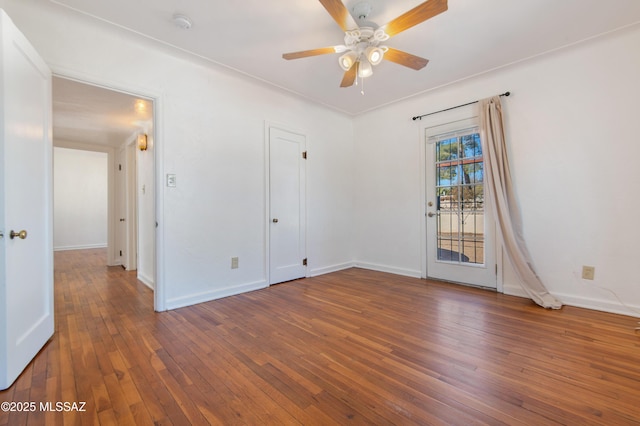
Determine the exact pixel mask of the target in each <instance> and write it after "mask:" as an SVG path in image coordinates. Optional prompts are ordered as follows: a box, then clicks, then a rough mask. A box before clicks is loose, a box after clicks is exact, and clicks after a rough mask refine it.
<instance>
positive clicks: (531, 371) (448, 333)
mask: <svg viewBox="0 0 640 426" xmlns="http://www.w3.org/2000/svg"><path fill="white" fill-rule="evenodd" d="M105 262H106V252H105V251H104V250H102V249H96V250H82V251H69V252H57V253H56V254H55V309H56V311H55V321H56V333H55V335H54V337H53V339H52V340H51V341H50V342H49V343H48V344H47V345H46V346H45V347H44V348H43V350H42V351H41V352H40V353H39V354H38V355H37V356H36V358H35V359H34V361H33V362H32V363H31V364H30V365H29V366H28V367H27V368H26V369H25V371H24V372H23V374H22V375H21V376H20V377H19V378H18V379H17V380H16V382H15V383H14V384H13V385H12V386H11V387H10V388H9V389H7V390H5V391H2V392H0V401H1V402H5V401H8V402H11V401H13V402H18V401H33V402H36V403H37V404H39V403H41V402H42V403H54V404H55V403H56V402H69V403H70V402H83V403H86V404H85V405H84V408H85V410H86V411H83V412H57V411H54V410H52V411H42V410H39V411H38V412H33V413H29V412H15V411H14V412H0V426H9V425H10V426H14V425H41V424H45V425H97V424H103V425H107V424H125V425H126V424H132V425H133V424H135V425H186V424H197V425H199V424H202V425H206V424H214V425H229V424H244V425H266V424H273V425H291V424H294V425H295V424H301V425H329V424H347V423H352V424H402V425H409V424H416V425H424V424H429V425H474V424H478V425H501V424H505V425H577V424H580V425H634V424H640V335H638V334H636V333H635V332H634V331H633V328H634V327H635V326H636V323H637V319H635V318H631V317H626V316H622V315H614V314H608V313H602V312H595V311H590V310H586V309H579V308H574V307H565V308H563V309H562V310H560V311H551V310H544V309H541V308H539V307H537V306H535V305H534V304H533V303H531V302H530V301H528V300H526V299H522V298H517V297H510V296H504V295H501V294H496V293H492V292H489V291H486V290H480V289H474V288H469V287H461V286H456V285H452V284H446V283H440V282H434V281H425V280H419V279H413V278H408V277H402V276H397V275H391V274H385V273H380V272H373V271H366V270H361V269H355V268H354V269H348V270H344V271H340V272H336V273H332V274H327V275H323V276H319V277H314V278H307V279H303V280H297V281H292V282H289V283H284V284H280V285H277V286H272V287H269V288H267V289H264V290H259V291H254V292H251V293H245V294H241V295H237V296H232V297H228V298H224V299H220V300H216V301H212V302H208V303H203V304H200V305H196V306H192V307H187V308H181V309H177V310H175V311H171V312H164V313H155V312H153V293H152V292H151V290H149V288H148V287H146V286H145V285H144V284H142V283H141V282H139V281H138V280H137V279H136V276H135V271H134V272H131V271H124V270H123V269H122V268H120V267H107V266H105Z"/></svg>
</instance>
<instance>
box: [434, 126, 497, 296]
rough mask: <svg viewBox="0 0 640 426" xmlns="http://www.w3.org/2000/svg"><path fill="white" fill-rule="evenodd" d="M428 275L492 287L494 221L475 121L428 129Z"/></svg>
mask: <svg viewBox="0 0 640 426" xmlns="http://www.w3.org/2000/svg"><path fill="white" fill-rule="evenodd" d="M426 154H427V159H426V164H427V167H426V171H427V176H426V191H427V193H426V202H427V206H426V212H427V213H426V218H425V219H426V221H427V225H426V229H427V276H428V277H429V278H436V279H441V280H446V281H453V282H459V283H464V284H471V285H477V286H482V287H490V288H496V286H497V277H496V248H495V225H494V221H493V216H492V215H491V213H492V212H491V209H490V205H489V204H490V203H489V202H485V197H484V195H485V190H484V162H483V157H482V146H481V141H480V135H479V130H478V128H477V125H476V124H475V120H474V119H469V120H463V121H460V122H454V123H450V124H446V125H442V126H437V127H433V128H429V129H427V141H426Z"/></svg>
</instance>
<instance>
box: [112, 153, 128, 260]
mask: <svg viewBox="0 0 640 426" xmlns="http://www.w3.org/2000/svg"><path fill="white" fill-rule="evenodd" d="M126 166H127V157H126V151H125V148H124V147H121V148H120V149H118V151H117V152H116V164H115V168H116V190H115V211H116V224H115V225H116V234H115V237H116V238H115V243H116V244H115V253H114V254H113V258H114V259H115V264H116V265H122V266H124V268H125V269H127V266H128V265H127V223H126V220H127V219H126V218H127V181H126Z"/></svg>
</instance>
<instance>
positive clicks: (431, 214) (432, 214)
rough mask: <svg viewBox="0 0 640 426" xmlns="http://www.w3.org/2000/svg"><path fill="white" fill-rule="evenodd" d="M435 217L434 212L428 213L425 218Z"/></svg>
mask: <svg viewBox="0 0 640 426" xmlns="http://www.w3.org/2000/svg"><path fill="white" fill-rule="evenodd" d="M435 215H436V214H435V213H434V212H429V213H427V216H429V217H434V216H435Z"/></svg>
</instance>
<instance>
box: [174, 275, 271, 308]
mask: <svg viewBox="0 0 640 426" xmlns="http://www.w3.org/2000/svg"><path fill="white" fill-rule="evenodd" d="M266 287H269V284H267V281H265V280H262V281H256V282H253V283H247V284H240V285H237V286H233V287H226V288H222V289H216V290H212V291H205V292H203V293H198V294H192V295H188V296H182V297H176V298H174V299H169V300H167V303H166V309H167V310H172V309H178V308H183V307H185V306H190V305H195V304H197V303H204V302H210V301H212V300H216V299H222V298H223V297H229V296H235V295H236V294H240V293H246V292H248V291H253V290H260V289H263V288H266Z"/></svg>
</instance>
